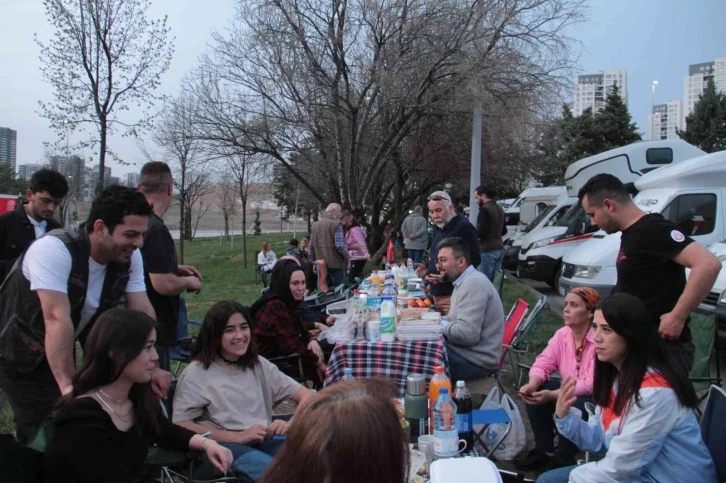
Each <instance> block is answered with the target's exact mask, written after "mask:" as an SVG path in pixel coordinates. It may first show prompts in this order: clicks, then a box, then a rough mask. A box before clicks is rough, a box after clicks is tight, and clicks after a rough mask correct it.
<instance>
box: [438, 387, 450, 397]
mask: <svg viewBox="0 0 726 483" xmlns="http://www.w3.org/2000/svg"><path fill="white" fill-rule="evenodd" d="M442 394H449V389H448V388H446V387H442V388H441V389H439V396H441V395H442Z"/></svg>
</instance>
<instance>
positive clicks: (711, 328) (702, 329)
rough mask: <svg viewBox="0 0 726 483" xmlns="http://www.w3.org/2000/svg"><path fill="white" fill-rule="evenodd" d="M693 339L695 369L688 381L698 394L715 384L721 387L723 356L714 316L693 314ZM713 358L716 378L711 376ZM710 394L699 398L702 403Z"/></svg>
mask: <svg viewBox="0 0 726 483" xmlns="http://www.w3.org/2000/svg"><path fill="white" fill-rule="evenodd" d="M688 327H689V328H690V330H691V337H692V338H693V345H694V346H695V348H696V351H695V354H694V356H693V368H692V369H691V372H690V374H689V375H688V379H689V380H690V381H691V383H692V384H693V388H694V389H695V390H696V392H699V391H702V390H704V389H706V388H708V387H709V386H711V385H713V384H715V385H717V386H720V385H721V363H720V361H721V354H720V349H719V343H718V323H717V322H716V318H715V317H714V316H707V315H702V314H698V313H693V314H691V321H690V323H689V324H688ZM711 358H714V361H713V362H714V364H715V366H716V376H715V377H713V376H712V375H711ZM707 395H708V393H706V394H704V395H702V396H701V397H700V398H699V403H701V402H702V401H703V400H704V399H705V398H706V396H707Z"/></svg>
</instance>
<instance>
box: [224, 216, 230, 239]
mask: <svg viewBox="0 0 726 483" xmlns="http://www.w3.org/2000/svg"><path fill="white" fill-rule="evenodd" d="M223 216H224V237H225V238H229V213H224V214H223Z"/></svg>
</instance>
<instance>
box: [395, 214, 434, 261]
mask: <svg viewBox="0 0 726 483" xmlns="http://www.w3.org/2000/svg"><path fill="white" fill-rule="evenodd" d="M422 213H423V208H421V207H420V206H417V207H415V208H414V209H413V213H412V214H410V215H408V216H407V217H406V219H405V220H403V225H401V232H403V246H405V247H406V251H407V252H408V258H410V259H411V260H412V261H413V263H421V262H422V261H423V253H424V250H426V248H428V245H429V232H428V230H427V228H428V223H426V218H424V217H423V215H422Z"/></svg>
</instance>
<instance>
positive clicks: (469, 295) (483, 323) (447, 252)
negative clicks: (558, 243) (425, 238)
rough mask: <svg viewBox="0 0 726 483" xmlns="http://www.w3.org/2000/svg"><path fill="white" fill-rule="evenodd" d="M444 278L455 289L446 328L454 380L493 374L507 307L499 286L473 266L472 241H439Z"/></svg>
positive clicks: (447, 349) (438, 262)
mask: <svg viewBox="0 0 726 483" xmlns="http://www.w3.org/2000/svg"><path fill="white" fill-rule="evenodd" d="M436 264H437V266H438V267H439V272H440V273H441V280H442V281H444V282H448V283H451V284H452V285H453V287H454V292H453V295H452V297H451V309H450V310H449V315H448V325H446V326H445V327H444V338H445V339H446V352H447V353H448V356H449V371H450V373H451V380H453V381H456V380H465V381H466V380H472V379H480V378H483V377H487V376H489V374H491V373H492V372H494V370H495V369H496V368H497V366H498V365H499V358H500V356H501V353H502V338H503V336H504V309H503V308H502V301H501V299H500V298H499V294H497V291H496V289H495V288H494V286H493V285H492V283H491V282H490V281H489V279H488V278H487V277H486V275H484V274H483V273H481V272H479V271H477V270H476V268H475V267H473V266H472V263H471V260H470V254H469V243H467V242H466V241H464V240H463V239H461V238H446V239H444V240H442V241H441V242H440V243H439V244H438V257H437V259H436Z"/></svg>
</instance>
